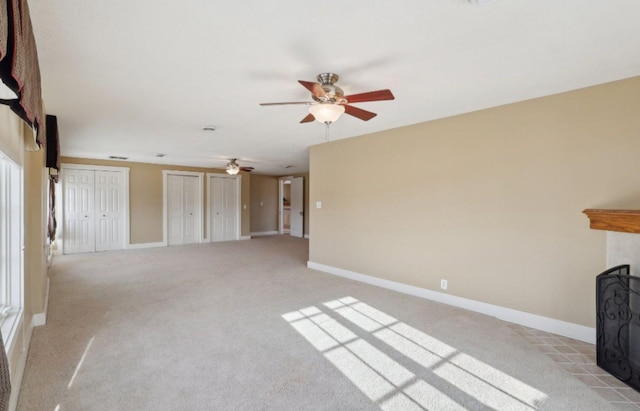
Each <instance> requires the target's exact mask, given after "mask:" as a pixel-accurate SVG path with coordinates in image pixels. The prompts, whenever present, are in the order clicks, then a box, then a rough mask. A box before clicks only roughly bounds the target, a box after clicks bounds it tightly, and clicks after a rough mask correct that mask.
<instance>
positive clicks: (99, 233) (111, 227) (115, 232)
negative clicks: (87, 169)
mask: <svg viewBox="0 0 640 411" xmlns="http://www.w3.org/2000/svg"><path fill="white" fill-rule="evenodd" d="M123 187H124V175H123V173H122V172H119V171H96V172H95V216H96V217H95V220H96V251H106V250H120V249H123V248H124V221H123V219H124V193H123Z"/></svg>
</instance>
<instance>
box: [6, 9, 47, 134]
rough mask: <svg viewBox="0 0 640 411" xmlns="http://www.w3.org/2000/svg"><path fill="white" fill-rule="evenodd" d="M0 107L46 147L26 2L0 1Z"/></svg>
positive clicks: (34, 53) (32, 37) (37, 72)
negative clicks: (6, 106) (4, 107)
mask: <svg viewBox="0 0 640 411" xmlns="http://www.w3.org/2000/svg"><path fill="white" fill-rule="evenodd" d="M0 103H2V104H7V105H9V106H10V107H11V110H13V111H14V112H15V113H16V114H17V115H18V116H19V117H20V118H22V119H23V120H24V121H25V122H27V123H28V124H29V125H30V126H31V127H33V128H34V129H35V130H36V143H37V144H38V145H40V146H42V145H43V144H44V143H45V139H46V137H45V135H46V130H45V129H46V120H45V115H44V106H43V103H42V89H41V84H40V67H39V65H38V52H37V50H36V41H35V37H34V36H33V29H32V26H31V18H30V16H29V7H28V5H27V0H0Z"/></svg>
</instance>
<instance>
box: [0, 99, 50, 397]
mask: <svg viewBox="0 0 640 411" xmlns="http://www.w3.org/2000/svg"><path fill="white" fill-rule="evenodd" d="M27 139H33V132H32V131H31V129H30V128H29V127H28V126H26V124H25V123H24V122H23V121H22V120H20V119H19V118H18V117H17V116H16V115H15V114H13V113H12V112H11V111H10V110H9V108H8V107H7V106H4V105H0V151H2V152H3V153H4V154H5V155H7V156H8V157H10V158H11V159H12V160H13V161H14V162H16V163H17V164H18V165H20V166H22V169H23V184H24V191H23V195H24V199H23V201H24V216H23V219H24V220H23V233H24V238H23V241H24V265H23V267H24V317H23V321H22V327H20V328H19V329H18V331H17V333H16V335H15V337H14V340H13V345H12V346H11V347H10V348H9V350H10V351H9V365H10V368H11V375H12V376H13V378H15V376H16V375H18V374H19V371H18V366H19V364H20V361H21V359H22V360H24V356H26V353H27V349H28V347H27V346H26V343H27V341H28V336H29V335H30V332H31V330H30V329H31V324H32V319H33V316H34V314H44V308H45V298H46V294H47V266H46V259H45V254H44V245H45V241H46V237H45V217H44V216H45V214H44V213H45V212H46V210H45V209H46V205H45V204H46V197H45V195H44V193H45V191H44V190H45V184H47V182H46V180H45V176H44V165H45V150H40V151H34V152H25V151H23V148H24V143H23V142H24V141H27ZM29 144H30V146H32V145H33V143H32V141H30V142H29ZM13 385H14V388H15V387H17V384H16V383H15V381H14V382H13ZM17 394H18V393H17V391H15V390H14V392H12V398H17V397H16V396H17Z"/></svg>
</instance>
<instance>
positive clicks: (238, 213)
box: [207, 173, 242, 242]
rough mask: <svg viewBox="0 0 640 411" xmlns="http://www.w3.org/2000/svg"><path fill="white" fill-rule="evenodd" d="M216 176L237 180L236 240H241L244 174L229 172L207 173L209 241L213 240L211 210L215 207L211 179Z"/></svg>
mask: <svg viewBox="0 0 640 411" xmlns="http://www.w3.org/2000/svg"><path fill="white" fill-rule="evenodd" d="M215 177H222V178H228V179H233V180H235V182H236V240H240V237H241V235H242V232H241V231H242V204H241V203H242V201H241V199H242V176H241V175H240V174H236V175H234V176H232V175H230V174H227V173H207V241H208V242H212V241H213V235H212V234H211V233H213V219H212V218H211V211H212V208H213V199H212V198H211V182H212V181H211V180H212V179H213V178H215Z"/></svg>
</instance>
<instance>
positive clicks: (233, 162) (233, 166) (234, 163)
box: [226, 158, 254, 175]
mask: <svg viewBox="0 0 640 411" xmlns="http://www.w3.org/2000/svg"><path fill="white" fill-rule="evenodd" d="M226 167H227V173H228V174H231V175H236V174H238V173H239V172H240V171H246V172H247V173H250V172H252V171H253V170H254V168H253V167H240V164H238V159H237V158H230V159H229V162H228V163H227V166H226Z"/></svg>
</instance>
